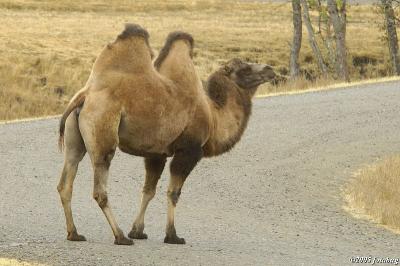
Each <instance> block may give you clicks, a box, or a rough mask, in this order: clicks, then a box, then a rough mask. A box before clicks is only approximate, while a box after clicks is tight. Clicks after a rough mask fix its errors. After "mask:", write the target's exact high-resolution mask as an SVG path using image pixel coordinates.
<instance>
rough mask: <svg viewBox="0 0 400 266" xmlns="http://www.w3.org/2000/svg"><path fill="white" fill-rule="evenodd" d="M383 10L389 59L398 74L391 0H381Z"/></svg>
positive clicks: (394, 20)
mask: <svg viewBox="0 0 400 266" xmlns="http://www.w3.org/2000/svg"><path fill="white" fill-rule="evenodd" d="M382 7H383V12H384V13H385V26H386V36H387V40H388V44H389V54H390V61H391V63H392V69H393V73H395V74H396V75H400V65H399V57H398V51H399V45H398V40H397V30H396V18H395V14H394V10H393V5H392V0H382Z"/></svg>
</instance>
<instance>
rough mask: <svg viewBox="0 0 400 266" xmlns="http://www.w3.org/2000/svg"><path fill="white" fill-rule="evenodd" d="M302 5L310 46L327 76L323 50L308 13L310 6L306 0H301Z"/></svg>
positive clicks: (320, 67)
mask: <svg viewBox="0 0 400 266" xmlns="http://www.w3.org/2000/svg"><path fill="white" fill-rule="evenodd" d="M301 5H302V7H303V19H304V23H305V24H306V27H307V31H308V40H309V41H310V46H311V48H312V50H313V53H314V56H315V58H316V59H317V63H318V67H319V69H320V70H321V71H322V73H323V74H324V75H326V74H327V68H326V65H325V63H324V59H323V57H322V54H321V50H320V49H319V47H318V44H317V41H316V40H315V32H314V28H313V26H312V24H311V20H310V12H309V11H308V4H307V1H306V0H301Z"/></svg>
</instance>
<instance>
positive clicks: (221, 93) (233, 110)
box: [203, 69, 255, 157]
mask: <svg viewBox="0 0 400 266" xmlns="http://www.w3.org/2000/svg"><path fill="white" fill-rule="evenodd" d="M206 91H207V94H208V96H209V103H210V106H211V110H212V111H211V114H212V123H213V124H212V127H211V133H210V137H209V139H208V141H207V143H206V144H205V146H204V148H203V150H204V156H207V157H209V156H216V155H220V154H222V153H224V152H227V151H229V150H230V149H232V148H233V146H234V145H235V144H236V143H237V142H238V141H239V140H240V138H241V136H242V135H243V132H244V130H245V129H246V126H247V122H248V120H249V117H250V114H251V98H252V96H253V94H254V91H255V90H254V91H253V90H252V91H244V90H241V89H239V88H238V86H237V84H236V83H235V82H233V81H232V80H231V79H230V78H229V77H228V73H227V72H226V71H225V70H224V69H222V70H219V71H217V72H216V73H214V74H213V75H211V76H210V78H209V80H208V82H207V88H206Z"/></svg>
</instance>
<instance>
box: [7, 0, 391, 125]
mask: <svg viewBox="0 0 400 266" xmlns="http://www.w3.org/2000/svg"><path fill="white" fill-rule="evenodd" d="M348 13H349V14H348V17H349V25H348V47H349V50H350V54H351V55H353V56H367V57H369V58H374V59H376V60H377V61H376V64H374V65H372V64H371V65H367V66H365V67H364V72H365V74H363V75H361V74H360V69H359V67H356V66H352V68H351V76H352V79H353V80H360V79H364V78H375V77H381V76H385V75H387V74H388V68H387V63H386V59H385V58H386V57H385V54H386V47H384V45H382V43H381V41H380V40H379V36H380V35H381V33H380V32H379V29H378V26H377V25H375V23H374V21H378V20H379V18H378V17H377V16H376V15H375V14H374V13H373V12H372V11H371V7H369V6H359V7H351V8H350V9H349V12H348ZM0 15H1V16H0V58H1V59H2V60H1V61H0V99H1V103H2V104H1V105H0V120H9V119H16V118H23V117H32V116H42V115H52V114H57V113H60V112H61V111H62V110H63V108H64V106H65V104H66V102H67V100H68V99H69V98H70V97H71V96H72V95H73V94H74V92H75V91H77V90H78V89H80V88H81V87H82V86H83V85H84V83H85V81H86V79H87V77H88V74H89V71H90V68H91V64H92V62H93V61H94V59H95V57H96V56H97V54H98V53H99V51H100V50H101V48H102V47H103V46H104V45H105V44H106V43H107V42H109V41H111V40H113V39H114V38H115V36H116V35H117V34H118V33H119V32H120V31H121V29H122V26H123V24H124V23H126V22H137V23H140V24H141V25H143V26H144V27H146V28H147V29H148V30H149V32H150V35H151V44H152V46H153V48H155V50H158V49H159V48H160V47H161V45H162V43H163V41H164V39H165V37H166V35H167V34H168V32H170V31H173V30H185V31H188V32H191V33H192V34H193V35H194V37H195V40H196V47H197V48H196V50H195V63H196V66H197V69H198V71H199V73H200V75H201V77H202V78H203V79H205V78H206V77H207V76H208V74H209V73H210V72H212V71H214V70H215V69H216V68H217V67H218V66H219V65H220V63H221V62H223V61H225V60H228V59H230V58H233V57H241V58H244V59H248V60H250V61H254V62H263V63H268V64H271V65H273V66H275V67H276V69H278V70H279V71H280V72H281V73H286V72H287V65H288V61H289V49H290V41H291V37H292V36H291V35H292V28H291V7H290V5H289V4H271V3H252V2H240V1H223V0H215V1H212V0H204V1H190V0H180V1H160V0H150V1H133V0H116V1H105V0H87V1H76V0H75V1H61V0H52V1H50V0H48V1H38V0H17V1H15V0H13V1H6V0H0ZM304 33H305V34H306V32H304ZM304 36H305V38H304V45H303V49H302V53H301V60H300V61H301V65H302V67H303V68H304V69H306V70H307V71H308V72H310V73H312V74H316V73H317V70H316V69H315V64H314V62H313V59H312V54H311V49H310V48H309V46H308V43H307V38H306V35H304ZM351 60H352V58H349V61H351ZM334 82H335V81H334V80H317V81H316V82H314V83H310V82H308V81H305V80H300V81H298V82H297V83H296V84H288V85H286V86H283V87H273V86H270V85H267V86H263V87H262V88H261V90H260V91H261V92H262V93H269V92H272V93H274V92H277V91H282V90H299V89H305V88H309V87H310V86H315V85H320V86H322V85H324V84H332V83H334ZM315 83H316V84H315Z"/></svg>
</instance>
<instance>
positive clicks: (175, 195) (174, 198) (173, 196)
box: [167, 189, 181, 206]
mask: <svg viewBox="0 0 400 266" xmlns="http://www.w3.org/2000/svg"><path fill="white" fill-rule="evenodd" d="M167 196H168V199H169V200H170V201H171V203H172V205H174V206H176V204H177V203H178V200H179V197H180V196H181V189H175V190H172V191H168V192H167Z"/></svg>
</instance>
